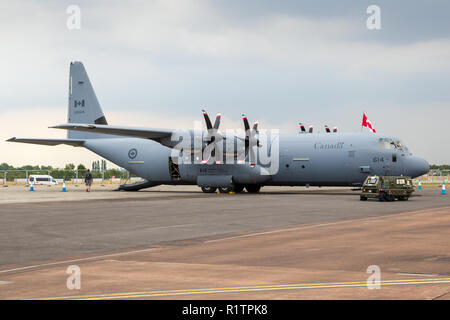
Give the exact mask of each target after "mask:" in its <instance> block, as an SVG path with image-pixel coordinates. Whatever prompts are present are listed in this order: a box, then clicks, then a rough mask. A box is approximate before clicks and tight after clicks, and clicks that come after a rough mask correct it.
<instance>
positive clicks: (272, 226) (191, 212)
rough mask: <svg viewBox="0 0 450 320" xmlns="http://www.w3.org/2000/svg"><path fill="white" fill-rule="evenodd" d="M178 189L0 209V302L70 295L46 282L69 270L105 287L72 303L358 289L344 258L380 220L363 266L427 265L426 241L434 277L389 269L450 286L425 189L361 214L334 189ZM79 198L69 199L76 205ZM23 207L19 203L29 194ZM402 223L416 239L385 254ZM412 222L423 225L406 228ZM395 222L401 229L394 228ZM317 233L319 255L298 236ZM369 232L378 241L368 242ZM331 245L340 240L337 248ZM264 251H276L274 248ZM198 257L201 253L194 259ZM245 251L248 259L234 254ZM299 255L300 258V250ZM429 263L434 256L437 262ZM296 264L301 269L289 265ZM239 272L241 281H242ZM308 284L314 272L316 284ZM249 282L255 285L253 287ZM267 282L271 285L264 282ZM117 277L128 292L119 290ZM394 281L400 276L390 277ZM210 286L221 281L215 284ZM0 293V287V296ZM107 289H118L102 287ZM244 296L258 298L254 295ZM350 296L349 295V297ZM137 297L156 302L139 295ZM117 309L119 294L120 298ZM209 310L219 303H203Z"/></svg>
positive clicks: (436, 196)
mask: <svg viewBox="0 0 450 320" xmlns="http://www.w3.org/2000/svg"><path fill="white" fill-rule="evenodd" d="M177 188H180V187H172V188H169V190H167V189H166V190H158V191H151V189H150V191H144V192H137V193H131V195H130V193H124V192H119V193H114V194H115V196H114V198H111V199H107V200H105V199H97V200H95V199H83V200H82V201H58V200H59V199H52V200H51V202H30V203H9V204H5V203H3V204H0V252H1V253H2V254H1V256H0V265H1V269H0V285H1V287H2V289H6V291H3V292H4V294H1V293H0V297H1V298H8V297H14V298H20V297H50V296H54V295H57V296H67V295H70V293H69V292H67V289H65V288H64V287H65V280H64V281H63V282H61V283H59V286H57V287H58V288H59V289H58V290H56V289H55V288H56V287H55V286H54V285H51V283H52V281H57V279H60V278H61V277H67V275H66V274H65V273H64V271H65V268H66V267H67V265H68V264H70V263H75V264H82V265H83V274H86V275H89V276H88V278H91V279H95V278H97V279H103V280H105V281H106V282H107V283H109V284H110V285H109V286H108V285H107V286H105V283H102V284H99V283H97V284H94V282H91V285H92V286H91V285H89V286H88V288H87V290H86V291H83V292H78V293H80V294H91V293H92V294H99V293H100V294H102V293H106V294H108V293H113V292H123V293H128V292H130V291H131V290H147V291H152V290H153V289H155V290H160V291H161V290H162V291H164V290H171V289H174V290H175V289H180V288H182V289H188V290H190V292H191V293H192V294H191V295H193V297H194V298H197V296H195V294H194V293H195V292H196V291H195V290H193V288H194V289H195V288H200V289H201V288H202V287H205V288H214V287H217V288H218V287H221V286H222V284H223V285H231V286H236V287H242V286H243V285H244V286H251V285H253V286H260V285H267V284H270V285H273V284H275V285H284V284H297V285H299V284H302V285H305V284H307V283H308V282H311V281H313V280H314V281H315V280H317V281H323V282H326V283H334V282H336V281H355V279H357V280H358V281H362V280H364V279H365V278H364V277H363V275H365V268H367V266H368V265H369V264H368V263H371V262H370V261H369V260H370V259H369V260H367V261H364V263H362V262H358V263H356V261H357V257H358V255H354V254H355V252H356V253H358V252H359V251H360V249H361V250H362V249H363V248H362V247H361V246H362V243H363V242H366V244H367V241H368V239H366V238H365V234H367V233H366V232H362V231H363V229H364V228H366V227H368V226H375V223H372V222H369V221H372V220H371V219H374V218H375V219H381V218H386V219H385V220H383V221H384V224H381V225H378V226H377V228H382V229H377V228H375V229H369V230H367V232H375V233H374V234H372V236H373V237H374V238H373V239H374V240H376V239H378V240H379V241H380V242H382V243H380V244H379V245H380V247H379V248H376V249H375V251H373V253H374V254H375V253H376V254H378V255H380V256H381V255H382V254H383V253H386V252H387V251H386V248H388V247H389V245H391V246H393V248H391V249H389V250H388V251H389V252H392V250H394V249H395V251H394V252H395V253H396V254H399V253H401V251H402V250H403V251H404V250H406V251H411V255H414V254H416V253H415V251H414V250H415V249H416V244H418V243H421V246H424V244H426V245H425V246H424V249H423V250H429V251H430V255H429V256H433V253H431V251H432V250H434V249H436V247H435V246H433V245H436V244H433V243H432V242H429V234H431V235H433V237H434V238H433V239H434V240H433V241H438V240H439V241H441V242H439V243H437V245H438V249H439V250H440V251H439V254H440V255H441V258H440V259H441V260H439V261H440V266H441V267H440V268H434V269H433V268H427V267H426V266H425V267H423V266H422V267H421V268H414V265H416V263H417V262H426V261H427V259H429V257H428V258H427V257H426V256H424V257H422V258H421V256H420V255H419V256H417V255H416V258H415V260H411V261H415V262H414V263H412V265H410V267H408V268H406V269H404V270H401V269H402V268H397V269H399V270H397V271H399V272H397V273H402V272H403V273H411V274H417V273H422V274H423V273H427V272H428V273H430V274H431V275H433V277H434V275H436V274H437V275H438V277H440V279H441V280H439V281H443V280H442V277H443V276H445V275H447V276H448V277H450V274H448V272H447V273H446V272H444V271H445V270H450V266H449V262H450V259H448V260H449V261H447V260H446V259H447V258H448V257H447V256H446V255H445V254H444V253H445V252H447V253H448V252H450V250H449V249H450V248H449V245H448V244H449V243H450V241H449V238H448V234H449V232H448V231H449V229H450V228H449V224H448V220H446V219H447V218H446V217H448V216H449V210H448V209H438V211H437V213H436V212H434V211H426V210H429V209H431V208H444V207H448V206H450V202H449V201H448V198H447V197H446V196H441V195H440V192H439V190H438V189H436V188H431V189H424V190H417V191H416V193H415V196H414V197H412V198H411V199H410V201H407V202H400V201H396V202H391V203H386V202H382V203H380V202H378V201H367V202H360V201H359V196H358V193H356V192H353V191H350V190H349V189H342V188H340V189H336V188H331V189H328V188H322V189H318V188H317V189H305V188H264V189H263V192H262V193H260V194H256V195H251V194H237V195H224V194H210V195H205V194H202V193H200V192H198V191H196V190H198V189H197V188H196V189H194V188H192V187H181V189H182V190H181V191H178V190H180V189H178V190H177ZM25 192H26V191H25ZM38 192H43V191H38ZM49 192H50V191H49ZM111 193H113V192H111ZM81 194H82V193H81V192H80V196H81ZM92 194H94V192H93V193H92ZM23 195H24V197H26V196H27V195H28V193H24V194H23ZM90 196H91V195H90ZM91 197H92V196H91ZM9 200H11V197H10V199H9ZM55 200H56V201H55ZM421 209H426V210H425V211H423V212H422V213H420V214H421V215H419V214H417V210H421ZM439 210H440V211H439ZM445 210H447V211H445ZM411 212H413V213H411ZM414 212H415V213H414ZM427 212H428V213H427ZM429 212H432V213H433V214H434V215H435V217H434V219H433V223H427V221H428V219H429V218H430V217H431V214H430V213H429ZM401 215H406V216H407V217H409V219H410V220H408V223H410V224H411V225H415V224H416V225H417V226H418V227H417V228H418V230H419V231H420V232H419V233H417V236H416V237H414V236H412V237H408V236H405V237H406V238H407V239H408V240H407V241H405V242H404V245H403V247H402V248H400V247H399V248H397V247H395V245H396V243H394V244H393V243H392V242H390V241H392V235H391V236H390V237H386V235H388V234H389V233H388V232H387V230H388V229H389V227H392V228H394V229H393V230H391V231H392V232H393V234H394V235H395V236H396V237H397V238H398V239H402V237H403V236H404V235H405V232H406V231H408V230H404V228H403V229H402V224H401V223H402V220H398V221H396V220H395V219H394V220H390V219H393V218H394V216H398V217H401ZM419 216H420V217H421V218H422V220H419V221H416V220H414V219H415V218H417V217H419ZM361 219H368V220H367V221H366V220H361ZM397 222H398V223H400V224H396V223H397ZM350 223H353V224H352V225H351V226H352V228H353V230H355V229H356V230H357V231H359V233H357V236H356V235H355V234H354V232H353V235H352V232H348V231H349V230H350V229H348V227H349V226H350ZM421 224H423V225H421ZM314 226H315V227H314ZM326 226H330V227H332V226H334V227H335V228H337V229H335V230H334V231H333V230H332V231H331V232H332V233H331V234H332V235H333V236H331V237H328V238H326V235H327V233H324V234H322V237H325V240H323V241H322V242H318V243H314V241H315V238H316V235H318V234H317V232H318V231H320V230H315V231H313V230H310V231H308V232H305V231H304V230H303V231H300V230H302V229H301V228H303V227H311V228H316V229H320V228H325V227H326ZM363 227H364V228H363ZM291 228H294V229H295V228H299V229H298V232H294V231H289V232H288V233H290V234H291V235H294V234H296V237H294V238H292V239H289V238H284V239H283V238H281V239H278V240H276V238H271V237H275V236H281V235H283V234H285V231H286V229H291ZM260 230H262V234H261V235H260V237H259V236H252V234H256V235H259V234H260V233H261V232H260ZM377 230H378V232H381V231H383V232H382V233H381V234H378V236H377V235H376V231H377ZM267 232H268V233H267ZM321 232H322V231H321ZM413 233H414V232H413ZM266 237H268V238H266ZM299 237H300V238H301V241H300V240H299ZM340 237H341V238H342V240H340V241H336V239H338V238H340ZM379 237H381V238H379ZM257 239H259V240H258V241H257ZM250 240H252V241H254V242H252V241H250ZM263 240H264V241H263ZM246 241H247V242H246ZM248 241H250V242H248ZM277 241H278V242H277ZM427 241H428V242H427ZM273 243H279V244H278V245H275V246H274V245H272V244H273ZM343 243H344V244H343ZM312 244H313V245H312ZM204 246H211V247H210V249H208V250H206V251H205V250H204V249H205V247H204ZM214 246H216V247H214ZM245 246H249V247H248V248H247V249H244V247H245ZM369 246H370V244H369ZM383 246H384V247H383ZM300 247H301V248H303V249H301V250H300V249H299V248H300ZM360 247H361V248H360ZM196 248H197V249H196ZM211 248H213V249H211ZM332 248H334V249H333V250H332ZM177 250H178V254H177V258H176V259H170V258H168V257H169V256H168V255H167V254H168V253H173V252H176V251H177ZM196 250H197V251H196ZM298 250H300V251H298ZM399 250H400V251H399ZM389 254H391V253H389ZM434 255H435V256H436V253H434ZM252 256H255V259H253V260H252V258H251V257H252ZM256 256H257V257H256ZM225 257H228V259H225ZM312 257H315V259H312ZM389 257H390V256H389V255H388V256H385V257H384V258H383V259H381V258H378V259H374V261H375V260H377V261H378V262H377V261H375V262H373V263H375V264H377V263H378V264H388V262H389V261H391V263H394V264H395V263H396V261H403V262H404V260H406V261H408V257H407V256H405V255H402V254H400V257H403V258H399V257H398V256H393V257H392V259H391V260H390V258H389ZM76 259H80V260H76ZM186 259H187V260H186ZM211 259H212V260H211ZM421 259H422V260H423V261H422V260H421ZM436 259H439V258H436ZM73 260H76V261H73ZM108 261H109V262H108ZM111 261H112V262H111ZM289 261H291V262H289ZM299 261H302V262H301V263H300V265H299ZM327 261H328V264H327ZM336 261H340V263H338V264H336V265H334V266H333V265H332V266H330V263H331V262H334V263H335V262H336ZM344 261H347V262H348V264H349V265H352V267H349V266H347V267H345V264H344V267H343V265H342V263H344ZM380 261H381V262H380ZM366 264H367V266H365V265H366ZM304 267H306V268H304ZM98 268H100V269H98ZM102 268H105V270H109V271H105V273H102V272H103V271H100V270H103V269H102ZM208 268H212V269H211V270H210V269H208ZM255 268H256V269H255ZM265 268H269V269H270V270H272V269H271V268H275V269H273V270H272V271H273V273H271V272H269V270H268V272H269V273H268V274H267V277H266V276H264V277H262V278H261V277H259V276H256V275H258V273H257V272H256V270H260V271H261V270H265ZM280 268H281V269H280ZM292 268H293V269H295V270H293V269H292ZM442 268H444V269H442ZM445 268H447V269H445ZM207 269H208V270H210V271H211V272H212V275H211V276H207V277H206V278H205V276H206V274H207V272H206V271H205V272H206V273H204V274H203V275H202V272H201V270H207ZM394 269H395V268H394ZM419 269H420V270H419ZM127 270H128V271H127ZM133 270H134V271H133ZM139 270H140V271H139ZM164 270H166V271H164ZM183 270H184V271H185V272H184V273H183V272H182V271H183ZM195 270H197V271H196V272H195ZM214 270H215V271H214ZM276 270H278V271H276ZM417 270H419V271H420V272H419V271H417ZM443 270H444V271H443ZM135 271H136V272H137V273H136V274H135V276H131V274H133V272H135ZM163 271H164V272H163ZM281 271H282V272H281ZM288 271H289V272H288ZM294 271H295V272H294ZM55 272H56V273H55ZM123 272H125V274H123ZM241 272H243V273H242V274H246V276H243V277H241V276H240V274H241ZM255 272H256V273H255ZM276 272H281V274H286V275H291V276H292V277H291V276H290V277H286V278H283V277H281V278H277V277H275V278H277V279H278V280H276V281H275V280H274V278H273V276H275V274H276ZM285 272H287V273H285ZM292 272H294V273H292ZM312 272H315V273H314V274H315V276H313V274H312ZM355 272H356V273H357V274H358V276H356V274H355ZM361 272H362V274H361ZM252 274H254V275H255V277H252V276H251V275H252ZM270 274H272V276H269V275H270ZM332 274H334V276H332ZM387 274H388V275H391V276H396V277H397V278H398V277H399V275H396V274H395V270H391V271H389V273H387ZM33 276H34V277H36V276H38V278H39V279H47V280H45V281H44V282H43V283H34V282H33V285H30V286H28V288H29V289H28V291H23V290H24V288H22V289H20V288H21V284H23V283H24V282H22V281H25V280H26V279H27V278H28V277H33ZM124 277H125V279H128V281H125V282H124ZM202 277H203V279H202ZM400 277H405V276H401V275H400ZM220 278H222V279H224V280H223V281H220ZM30 279H31V278H29V280H30ZM120 279H121V280H120ZM133 279H134V280H133ZM138 279H139V281H138ZM142 279H147V280H149V281H150V279H152V281H150V282H148V281H143V282H142V281H141V280H142ZM208 279H209V280H208ZM361 279H362V280H361ZM194 280H195V281H194ZM397 280H399V279H397ZM400 280H401V279H400ZM1 281H3V282H4V283H5V284H3V285H2V284H1V283H2V282H1ZM46 281H47V282H46ZM58 281H59V280H58ZM116 281H117V282H116ZM274 281H275V282H274ZM417 281H418V280H417ZM83 283H84V282H83ZM114 283H116V284H117V286H116V285H113V284H114ZM138 283H141V285H139V284H138ZM55 285H56V282H55ZM61 286H62V287H61ZM423 286H425V284H424V285H423ZM423 286H422V287H423ZM439 286H442V284H440V285H439ZM30 288H32V289H30ZM446 288H448V286H447V287H446ZM253 289H254V291H258V288H253ZM236 290H238V289H236ZM281 290H282V289H280V290H269V291H270V292H271V293H265V294H263V295H260V294H256V295H249V294H248V293H246V294H244V295H243V294H241V293H239V294H236V293H234V295H231V296H230V298H240V297H245V298H247V297H255V298H259V297H269V298H273V297H279V295H278V294H279V292H280V291H281ZM333 290H334V289H333ZM352 290H353V289H352ZM352 290H350V291H351V292H353V291H352ZM364 290H367V288H365V289H364ZM424 290H425V289H424ZM426 290H428V289H426ZM241 291H242V292H246V291H245V290H241ZM284 291H286V290H284ZM258 292H259V291H258ZM275 292H278V293H275ZM290 292H291V291H290ZM364 292H365V291H364ZM434 293H435V292H433V294H434ZM267 294H268V295H267ZM131 296H132V295H131ZM160 296H161V295H160ZM168 296H170V295H168ZM350 296H351V294H350ZM106 297H109V296H105V298H106ZM140 297H141V298H151V297H158V296H157V295H156V296H155V294H153V295H152V294H147V296H146V295H145V294H142V295H141V296H140ZM220 297H222V296H220ZM220 297H219V298H220ZM227 297H229V294H228V293H227V295H226V296H224V297H223V298H227ZM283 297H287V298H292V297H295V298H298V297H305V296H302V295H298V294H297V293H295V294H292V293H291V294H288V295H284V294H283ZM416 297H417V298H429V297H430V296H427V295H417V296H416ZM109 298H110V297H109ZM122 298H127V294H124V295H123V297H122ZM189 298H191V297H189ZM198 298H202V299H203V298H205V297H204V296H199V297H198ZM214 298H218V297H216V296H214ZM400 298H401V297H400Z"/></svg>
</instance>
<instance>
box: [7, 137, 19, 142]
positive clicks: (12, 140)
mask: <svg viewBox="0 0 450 320" xmlns="http://www.w3.org/2000/svg"><path fill="white" fill-rule="evenodd" d="M16 139H17V138H16V137H12V138H9V139H8V140H6V141H8V142H14V141H16Z"/></svg>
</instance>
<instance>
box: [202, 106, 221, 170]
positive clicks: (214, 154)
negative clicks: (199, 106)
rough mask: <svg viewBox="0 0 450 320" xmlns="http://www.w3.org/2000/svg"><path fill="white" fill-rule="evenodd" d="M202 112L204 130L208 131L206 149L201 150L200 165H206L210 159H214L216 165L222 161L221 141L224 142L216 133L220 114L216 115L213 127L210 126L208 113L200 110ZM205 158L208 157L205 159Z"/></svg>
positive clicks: (218, 133)
mask: <svg viewBox="0 0 450 320" xmlns="http://www.w3.org/2000/svg"><path fill="white" fill-rule="evenodd" d="M202 112H203V117H204V118H205V122H206V129H207V131H208V133H207V134H206V137H205V141H206V147H205V149H204V150H203V160H202V164H205V163H207V162H208V161H209V159H211V158H215V159H216V163H217V164H219V163H220V162H221V161H222V159H223V153H222V145H221V143H222V140H225V138H224V137H223V136H222V135H221V134H220V132H219V131H218V130H219V125H220V117H221V114H220V113H218V114H217V116H216V121H215V122H214V126H213V125H212V124H211V120H210V119H209V116H208V113H206V111H205V110H202ZM206 156H208V157H207V158H206Z"/></svg>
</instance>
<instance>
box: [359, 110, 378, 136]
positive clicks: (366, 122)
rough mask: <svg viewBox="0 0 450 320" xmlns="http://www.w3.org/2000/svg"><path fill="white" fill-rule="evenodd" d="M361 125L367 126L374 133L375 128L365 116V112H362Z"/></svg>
mask: <svg viewBox="0 0 450 320" xmlns="http://www.w3.org/2000/svg"><path fill="white" fill-rule="evenodd" d="M362 126H363V127H366V128H369V129H370V130H371V131H372V132H373V133H376V131H375V128H374V127H373V126H372V122H370V120H369V119H367V116H366V114H365V113H363V120H362Z"/></svg>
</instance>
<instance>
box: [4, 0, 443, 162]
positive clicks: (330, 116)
mask: <svg viewBox="0 0 450 320" xmlns="http://www.w3.org/2000/svg"><path fill="white" fill-rule="evenodd" d="M71 4H74V5H78V6H79V7H80V9H81V29H79V30H69V29H68V28H67V26H66V21H67V19H68V17H69V14H67V13H66V9H67V7H68V6H69V5H71ZM371 4H376V5H378V6H379V7H380V9H381V30H369V29H368V28H367V26H366V20H367V18H368V17H369V14H367V13H366V9H367V7H368V6H369V5H371ZM430 4H432V5H430ZM449 12H450V2H449V1H444V0H443V1H438V0H434V1H411V0H409V1H399V0H397V1H392V0H389V1H381V0H371V1H364V0H353V1H342V0H341V1H335V0H330V1H312V0H311V1H300V0H293V1H274V0H271V1H269V0H246V1H238V0H216V1H190V0H178V1H175V0H174V1H167V0H161V1H111V0H108V1H75V0H72V1H61V0H55V1H44V0H39V1H38V0H36V1H31V0H30V1H6V0H0V41H1V47H0V48H1V50H0V88H1V89H0V120H1V123H0V140H1V141H0V163H1V162H8V163H10V164H14V165H23V164H50V165H55V166H62V165H64V164H65V163H67V162H75V163H76V164H78V163H80V162H81V163H84V164H86V165H89V166H90V163H91V162H92V161H93V160H96V159H99V158H98V156H97V155H94V154H93V153H91V152H89V151H85V150H80V149H73V148H72V147H63V146H59V147H44V146H33V145H24V144H13V143H6V142H4V140H6V139H8V138H10V137H12V136H17V137H47V138H50V137H65V132H64V131H61V130H55V129H48V126H50V125H55V124H60V123H64V122H65V121H66V118H67V116H66V113H67V94H68V75H69V74H68V73H69V63H70V61H72V60H78V61H82V62H83V63H84V64H85V67H86V69H87V72H88V74H89V76H90V79H91V82H92V84H93V86H94V89H95V91H96V94H97V97H98V99H99V102H100V104H101V106H102V108H103V111H104V113H105V115H106V117H107V119H108V122H109V123H110V124H121V125H137V126H147V127H168V128H170V127H181V128H190V127H192V126H193V121H194V120H202V119H201V112H200V110H201V109H202V108H206V109H207V111H208V112H209V113H210V114H212V115H213V116H214V114H215V113H216V112H221V113H222V114H223V115H224V120H225V121H224V123H223V125H221V129H224V130H225V128H227V127H241V126H242V123H241V120H240V114H241V113H245V114H247V115H248V117H249V119H250V120H251V121H254V120H259V121H260V126H261V127H265V128H279V129H280V130H281V132H296V130H297V123H298V122H299V121H301V122H304V123H306V124H314V125H315V126H316V128H320V129H321V128H322V127H323V125H324V124H328V125H330V126H335V125H337V126H338V127H339V128H340V130H341V131H346V132H350V131H354V132H359V131H360V124H361V118H362V112H363V111H365V112H366V114H367V115H368V117H369V119H370V120H371V121H372V123H373V124H374V126H375V128H376V129H377V131H378V132H380V133H385V134H389V135H395V136H398V137H400V138H402V139H403V141H404V142H405V143H406V145H408V146H409V148H410V150H411V151H412V152H413V153H415V154H417V155H419V156H422V157H424V158H426V159H427V160H428V161H430V162H431V163H450V134H449V129H448V128H449V121H450V89H449V88H450V19H449V18H448V15H449ZM74 150H76V151H77V152H74Z"/></svg>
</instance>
